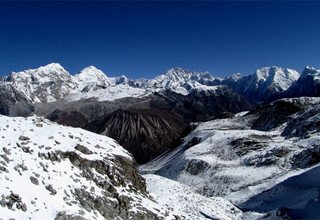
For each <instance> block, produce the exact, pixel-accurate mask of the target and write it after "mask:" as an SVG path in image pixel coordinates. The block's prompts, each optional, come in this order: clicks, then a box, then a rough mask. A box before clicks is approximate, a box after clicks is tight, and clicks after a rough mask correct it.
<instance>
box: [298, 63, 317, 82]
mask: <svg viewBox="0 0 320 220" xmlns="http://www.w3.org/2000/svg"><path fill="white" fill-rule="evenodd" d="M307 76H311V77H312V78H314V79H319V78H320V70H319V69H316V68H313V67H311V66H306V67H305V68H304V70H303V71H302V73H301V78H305V77H307Z"/></svg>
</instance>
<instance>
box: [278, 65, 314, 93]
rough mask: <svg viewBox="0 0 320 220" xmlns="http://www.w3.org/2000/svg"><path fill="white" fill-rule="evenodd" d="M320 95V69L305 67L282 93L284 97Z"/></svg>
mask: <svg viewBox="0 0 320 220" xmlns="http://www.w3.org/2000/svg"><path fill="white" fill-rule="evenodd" d="M301 96H310V97H318V96H320V71H319V70H317V69H314V68H312V67H306V68H305V69H304V70H303V72H302V74H301V76H300V78H299V79H298V80H297V81H296V82H295V83H294V84H293V85H292V86H291V87H290V88H289V89H288V90H287V91H286V92H285V93H284V97H288V98H290V97H301Z"/></svg>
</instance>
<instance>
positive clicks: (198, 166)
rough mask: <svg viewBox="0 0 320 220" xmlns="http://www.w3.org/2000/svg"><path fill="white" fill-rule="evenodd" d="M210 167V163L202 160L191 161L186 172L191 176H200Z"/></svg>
mask: <svg viewBox="0 0 320 220" xmlns="http://www.w3.org/2000/svg"><path fill="white" fill-rule="evenodd" d="M209 167H210V165H209V164H208V163H206V162H205V161H202V160H196V159H192V160H190V161H189V163H188V165H187V168H186V171H187V172H188V173H190V174H191V175H198V174H200V173H202V172H204V171H205V170H207V169H208V168H209Z"/></svg>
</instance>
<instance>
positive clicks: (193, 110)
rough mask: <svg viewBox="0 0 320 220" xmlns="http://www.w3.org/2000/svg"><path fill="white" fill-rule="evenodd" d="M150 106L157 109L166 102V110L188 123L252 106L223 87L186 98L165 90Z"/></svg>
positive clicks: (218, 116)
mask: <svg viewBox="0 0 320 220" xmlns="http://www.w3.org/2000/svg"><path fill="white" fill-rule="evenodd" d="M156 95H157V96H159V97H160V99H155V100H154V101H153V102H152V103H151V106H152V107H154V108H159V105H161V104H162V103H163V102H166V105H167V107H168V108H171V109H174V110H175V111H177V112H178V113H179V114H181V115H183V116H184V118H186V120H188V121H194V122H196V121H207V120H210V119H212V118H223V117H225V116H226V115H230V114H233V113H237V112H240V111H247V110H250V109H251V108H252V107H253V105H252V104H251V103H250V102H249V101H248V100H247V99H245V98H244V97H242V96H241V95H239V94H238V93H236V92H235V91H234V90H233V89H231V88H229V87H227V86H223V87H219V88H217V90H214V91H192V92H191V93H190V94H188V95H187V96H184V95H181V94H178V93H175V92H172V91H169V90H166V91H164V92H161V93H158V94H156Z"/></svg>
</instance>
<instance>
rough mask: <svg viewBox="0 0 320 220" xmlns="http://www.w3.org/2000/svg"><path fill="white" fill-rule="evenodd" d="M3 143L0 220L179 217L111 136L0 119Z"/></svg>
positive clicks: (0, 150)
mask: <svg viewBox="0 0 320 220" xmlns="http://www.w3.org/2000/svg"><path fill="white" fill-rule="evenodd" d="M0 145H1V146H0V147H1V148H0V213H1V214H0V219H10V218H14V219H55V218H56V219H69V217H70V216H78V219H82V218H85V219H141V218H142V219H143V218H146V219H162V218H163V219H164V218H167V219H173V218H174V216H173V215H172V214H171V213H170V212H169V211H168V210H167V209H166V208H165V207H163V206H161V205H159V204H157V203H156V202H155V201H154V200H153V199H152V198H151V197H150V196H149V195H148V193H147V191H146V190H145V183H144V180H143V179H142V178H141V176H140V175H139V174H138V173H137V170H136V168H135V166H134V163H133V160H132V157H131V155H130V154H129V153H128V152H127V151H126V150H124V149H123V148H122V147H121V146H119V145H118V144H117V143H116V142H115V141H114V140H112V139H110V138H108V137H105V136H101V135H97V134H94V133H91V132H87V131H84V130H82V129H76V128H71V127H63V126H60V125H58V124H55V123H51V122H49V121H48V120H44V119H43V118H39V117H29V118H10V117H6V116H0ZM80 217H82V218H80Z"/></svg>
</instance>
